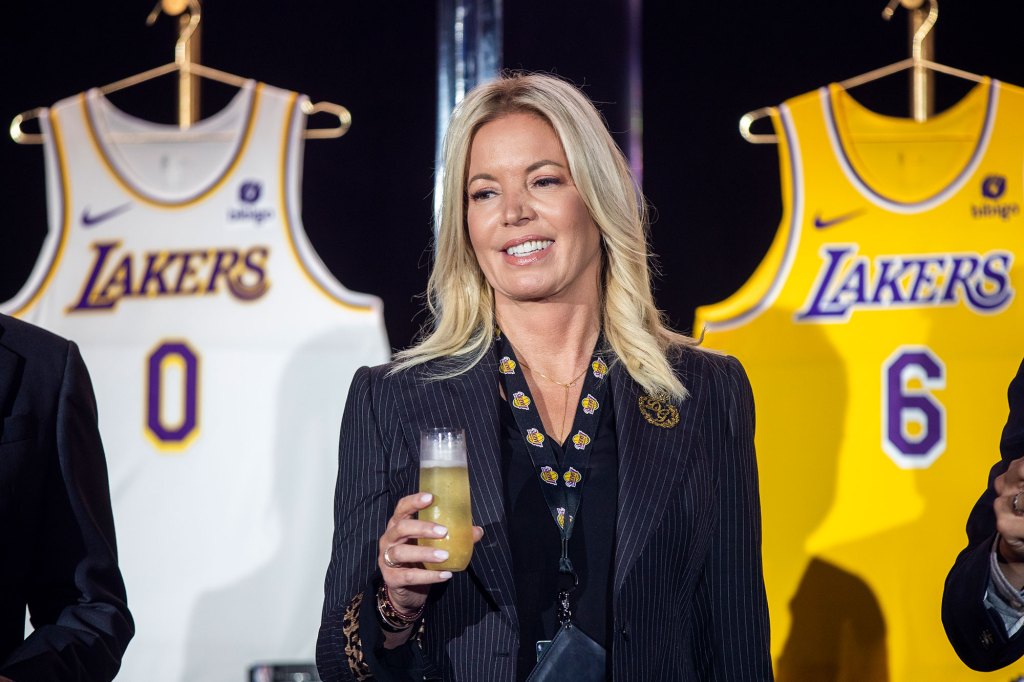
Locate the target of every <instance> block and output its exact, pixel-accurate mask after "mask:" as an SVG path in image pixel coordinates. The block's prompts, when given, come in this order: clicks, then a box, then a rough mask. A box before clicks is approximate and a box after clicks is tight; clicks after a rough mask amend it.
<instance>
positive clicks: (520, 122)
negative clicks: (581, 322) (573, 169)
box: [466, 113, 601, 306]
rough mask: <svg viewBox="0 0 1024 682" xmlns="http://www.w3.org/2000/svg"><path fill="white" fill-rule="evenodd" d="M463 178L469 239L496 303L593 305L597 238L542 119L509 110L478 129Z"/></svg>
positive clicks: (597, 282) (596, 289)
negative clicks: (467, 171) (534, 302)
mask: <svg viewBox="0 0 1024 682" xmlns="http://www.w3.org/2000/svg"><path fill="white" fill-rule="evenodd" d="M468 178H469V179H468V181H467V185H466V196H467V199H466V202H467V204H466V205H467V211H466V217H467V222H468V224H469V239H470V241H471V243H472V244H473V250H474V252H475V253H476V260H477V263H479V264H480V269H481V270H482V271H483V273H484V276H485V277H486V278H487V281H488V282H489V283H490V285H491V287H493V289H494V295H495V303H496V304H500V303H503V302H509V301H564V302H570V303H583V304H593V305H595V306H596V305H598V302H599V300H600V296H599V286H600V272H601V235H600V233H599V231H598V229H597V225H595V224H594V221H593V220H592V219H591V217H590V212H589V211H588V210H587V207H586V205H585V204H584V203H583V199H582V198H581V197H580V194H579V192H578V191H577V189H576V185H575V183H574V182H573V179H572V176H571V175H570V174H569V163H568V161H567V160H566V158H565V151H564V150H563V149H562V143H561V142H560V141H559V139H558V135H556V134H555V131H554V129H553V128H552V127H551V126H550V125H549V124H548V123H547V122H546V121H544V120H543V119H541V118H539V117H537V116H535V115H532V114H525V113H515V114H508V115H506V116H502V117H501V118H498V119H495V120H494V121H491V122H490V123H487V124H486V125H484V126H482V127H481V128H480V129H479V130H478V131H477V133H476V135H475V136H474V138H473V143H472V145H471V147H470V154H469V173H468Z"/></svg>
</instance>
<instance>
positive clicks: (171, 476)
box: [0, 83, 390, 682]
mask: <svg viewBox="0 0 1024 682" xmlns="http://www.w3.org/2000/svg"><path fill="white" fill-rule="evenodd" d="M304 101H305V98H304V97H302V96H299V95H297V94H296V93H292V92H286V91H283V90H278V89H276V88H273V87H270V86H267V85H263V84H255V83H249V84H247V85H246V86H245V87H243V88H242V89H241V90H240V91H239V92H238V94H237V96H236V97H235V98H234V99H233V100H232V102H231V104H229V105H228V106H227V107H226V108H225V109H224V110H223V111H221V112H220V113H219V114H217V115H216V116H213V117H212V118H210V119H208V120H205V121H202V122H200V123H199V124H197V125H195V126H194V127H193V128H191V129H190V130H188V131H179V130H178V129H176V128H174V127H172V126H164V125H157V124H153V123H150V122H147V121H142V120H139V119H136V118H133V117H131V116H129V115H127V114H125V113H124V112H121V111H119V110H118V109H116V108H115V107H114V106H113V105H112V104H111V103H110V102H109V101H107V100H106V98H104V97H103V95H102V94H100V93H99V92H98V91H96V90H92V91H89V92H87V93H84V94H81V95H78V96H75V97H72V98H69V99H66V100H63V101H61V102H59V103H58V104H56V105H55V106H54V107H52V108H51V109H50V110H49V112H48V115H46V116H43V117H42V119H41V121H42V125H43V129H44V132H45V133H46V145H45V154H46V159H47V187H48V202H49V207H50V215H51V219H50V232H49V234H48V236H47V239H46V241H45V243H44V246H43V251H42V254H41V255H40V258H39V261H38V262H37V263H36V267H35V269H34V270H33V272H32V275H31V276H30V279H29V281H28V282H27V284H26V286H25V287H24V288H23V289H22V291H21V292H20V293H19V294H18V295H17V296H16V297H15V298H14V299H12V300H11V301H9V302H7V303H6V304H4V305H3V306H0V308H2V309H3V310H4V311H6V312H9V313H11V314H13V315H16V316H17V317H20V318H22V319H26V320H28V321H31V322H34V323H36V324H39V325H41V326H43V327H46V328H48V329H50V330H53V331H55V332H57V333H59V334H62V335H64V336H67V337H70V338H72V339H75V340H76V341H77V342H78V343H79V344H80V346H81V348H82V353H83V355H84V356H85V360H86V362H87V364H88V365H89V368H90V371H91V374H92V376H93V381H94V383H95V388H96V395H97V400H98V403H99V410H100V420H101V423H100V427H101V431H102V435H103V440H104V444H105V446H106V451H107V461H108V464H109V470H110V486H111V496H112V501H113V507H114V516H115V521H116V524H117V540H118V549H119V554H120V560H121V568H122V571H123V574H124V579H125V583H126V586H127V590H128V602H129V606H130V608H131V611H132V613H133V615H134V616H135V622H136V629H137V634H136V636H135V639H134V640H133V641H132V643H131V645H130V646H129V647H128V651H127V654H126V655H125V658H124V664H123V666H122V669H121V674H120V675H119V678H118V679H120V680H126V681H128V682H160V681H167V682H186V681H187V682H205V681H209V682H223V681H225V680H227V681H231V680H242V679H244V675H245V674H246V670H247V668H248V666H249V665H251V664H252V663H254V662H256V661H266V660H309V661H311V660H313V658H314V644H315V641H316V636H317V630H318V627H319V624H320V611H321V607H322V603H323V576H324V572H325V569H326V566H327V563H328V561H329V555H330V547H331V533H332V526H333V513H332V506H333V505H332V500H333V495H334V480H335V476H336V472H337V454H336V453H337V442H338V427H339V424H340V421H341V412H342V407H343V404H344V400H345V396H346V394H347V390H348V384H349V381H350V378H351V376H352V374H353V372H354V371H355V369H356V368H358V367H359V366H361V365H373V364H378V363H381V362H384V361H386V360H387V359H388V357H389V355H390V349H389V345H388V343H387V338H386V334H385V331H384V326H383V321H382V317H381V305H380V301H379V300H378V299H376V298H375V297H372V296H366V295H362V294H356V293H352V292H350V291H347V290H346V289H345V288H344V287H342V286H341V285H340V284H338V283H337V282H336V281H335V280H334V278H333V277H332V276H331V275H330V273H329V271H328V270H327V269H326V268H325V267H324V265H323V264H322V262H321V261H320V260H319V258H318V257H317V255H316V253H315V252H314V251H313V249H312V247H311V245H310V244H309V242H308V240H307V238H306V235H305V233H304V232H303V229H302V226H301V223H300V218H299V196H300V194H299V187H300V182H301V165H302V132H303V130H304V128H305V118H304V116H303V114H302V112H301V106H302V104H303V102H304ZM340 181H341V180H340V179H339V182H340ZM339 229H342V230H346V232H347V235H348V238H349V239H350V240H352V241H353V242H356V243H357V242H358V230H359V229H361V228H360V227H358V226H339Z"/></svg>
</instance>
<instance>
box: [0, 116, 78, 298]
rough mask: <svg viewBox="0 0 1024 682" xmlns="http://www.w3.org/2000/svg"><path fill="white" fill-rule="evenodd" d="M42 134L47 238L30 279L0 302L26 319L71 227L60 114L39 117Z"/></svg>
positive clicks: (48, 279) (47, 282) (53, 270)
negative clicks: (11, 295)
mask: <svg viewBox="0 0 1024 682" xmlns="http://www.w3.org/2000/svg"><path fill="white" fill-rule="evenodd" d="M39 126H40V128H41V130H42V133H43V165H44V168H45V175H46V178H45V180H46V237H44V238H43V244H42V246H41V247H40V249H39V255H38V256H37V257H36V262H35V265H33V266H32V272H31V273H30V274H29V276H28V279H27V280H25V283H24V284H23V285H22V286H21V289H19V290H18V293H16V294H15V295H14V296H13V297H12V298H10V299H9V300H7V301H3V302H0V312H2V313H5V314H7V315H10V316H11V317H17V318H25V317H26V316H27V315H28V313H29V312H30V310H31V309H32V307H33V306H34V305H35V304H36V302H37V301H38V300H39V299H40V297H41V296H42V295H43V293H44V292H45V291H46V289H47V287H48V286H49V285H50V282H51V280H52V278H53V275H54V273H56V271H57V268H58V267H59V266H60V261H61V257H62V256H63V254H64V247H65V245H66V243H67V234H68V229H69V228H70V223H71V220H70V215H69V214H68V211H70V210H71V197H70V190H69V187H68V175H67V160H66V152H65V148H64V142H63V138H62V136H61V132H60V125H59V124H58V121H57V112H56V111H54V110H53V109H45V110H44V111H43V112H42V113H40V115H39Z"/></svg>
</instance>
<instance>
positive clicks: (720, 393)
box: [317, 349, 772, 682]
mask: <svg viewBox="0 0 1024 682" xmlns="http://www.w3.org/2000/svg"><path fill="white" fill-rule="evenodd" d="M387 371H388V367H387V366H382V367H375V368H373V369H366V368H363V369H361V370H360V371H359V372H357V374H356V376H355V378H354V379H353V382H352V387H351V389H350V394H349V398H348V403H347V405H346V408H345V415H344V418H343V420H342V437H341V448H340V465H339V473H338V487H337V497H336V501H335V524H336V528H335V535H334V547H333V552H332V558H331V563H330V567H329V569H328V573H327V580H326V586H325V592H326V599H325V603H324V612H323V623H322V625H321V629H320V637H319V641H318V643H317V664H318V666H319V669H320V674H321V676H322V677H323V679H324V680H326V681H328V682H333V681H334V680H351V679H353V675H352V673H351V671H350V670H349V666H348V664H347V659H346V653H345V646H346V644H347V643H350V642H351V639H350V638H349V637H347V636H346V635H345V634H344V633H343V618H344V614H345V611H346V609H347V608H348V607H349V604H350V603H351V601H352V600H353V598H354V597H355V596H356V595H358V594H360V593H362V592H364V591H365V590H366V586H367V584H368V582H369V581H371V580H372V579H373V577H374V575H375V572H376V561H377V540H378V538H379V536H380V534H381V533H382V532H383V529H384V527H385V525H386V523H387V520H388V518H389V517H390V514H391V512H392V510H393V509H394V506H395V504H396V502H397V500H398V498H399V497H401V496H403V495H408V494H411V493H413V492H415V491H416V486H417V475H418V474H417V472H418V469H417V466H418V464H417V449H418V438H419V436H418V434H419V431H420V429H421V428H424V427H430V426H440V425H449V426H462V427H464V428H465V429H466V436H467V443H468V450H469V472H470V488H471V492H472V499H473V517H474V521H475V523H477V524H478V525H481V526H483V527H484V532H485V535H484V538H483V540H482V541H481V542H480V543H479V544H478V545H477V546H476V548H475V549H474V553H473V559H472V561H471V563H470V566H469V569H468V570H467V571H465V572H462V573H457V574H456V575H455V577H453V578H452V580H450V581H449V582H448V583H447V584H445V585H439V586H435V588H434V590H433V591H432V593H431V596H430V599H429V601H428V606H427V611H426V616H425V622H426V627H425V630H424V635H423V640H422V642H423V650H424V652H425V654H426V657H427V659H428V660H429V661H430V662H431V663H432V664H433V665H434V666H436V667H437V669H438V670H439V671H440V673H441V677H442V678H443V679H444V680H460V681H462V680H464V681H477V680H487V681H491V680H494V681H511V680H513V679H514V676H515V671H514V666H515V661H516V652H517V651H518V646H519V643H518V626H517V622H518V621H517V617H516V598H515V594H514V593H513V589H514V587H513V579H512V574H511V572H512V562H511V558H510V550H509V542H508V535H507V528H506V523H507V520H506V517H505V513H504V487H503V482H502V477H501V471H500V462H501V457H500V450H499V443H498V437H499V428H498V407H499V403H498V400H499V399H500V398H499V395H498V390H497V368H496V367H495V366H494V362H493V361H491V360H490V359H488V360H487V361H484V362H481V363H479V364H478V365H477V366H476V367H474V368H473V369H472V370H470V371H469V372H467V373H465V374H463V375H461V376H460V377H458V378H456V379H451V380H445V381H433V382H431V381H425V380H424V379H423V376H424V374H423V371H422V370H420V371H408V372H404V373H401V374H397V375H394V376H387ZM676 371H677V372H678V375H679V377H680V378H681V379H682V381H683V384H684V385H685V386H686V387H687V388H688V389H689V391H690V394H691V395H690V397H689V399H687V400H686V401H684V402H683V403H682V405H680V406H679V412H680V420H679V423H678V425H677V426H675V427H674V428H663V427H659V426H655V425H652V424H650V423H648V422H647V421H646V420H645V418H644V416H643V415H642V413H641V411H640V409H639V399H640V398H641V396H642V392H641V389H640V388H639V386H638V385H637V384H636V383H635V382H634V381H633V380H632V379H631V378H630V376H629V374H628V373H627V372H626V371H624V369H622V368H621V367H620V366H617V365H615V364H613V365H612V370H611V379H612V386H611V390H612V397H613V401H614V407H615V420H616V433H617V438H618V457H619V494H618V510H619V511H618V518H617V522H616V537H615V539H614V541H615V543H616V545H615V563H614V576H613V580H614V584H613V609H612V610H613V619H614V622H613V626H614V631H613V635H614V638H613V643H612V651H611V656H612V667H613V671H614V679H615V680H617V681H626V680H638V681H640V680H642V681H644V682H650V681H652V680H722V681H724V682H754V681H757V682H759V681H762V680H771V679H772V671H771V659H770V655H769V641H768V613H767V604H766V599H765V591H764V583H763V578H762V572H761V547H760V543H761V524H760V508H759V502H758V488H757V470H756V462H755V458H754V445H753V429H754V409H753V397H752V394H751V390H750V384H749V382H748V381H747V377H746V374H745V372H744V371H743V368H742V367H741V366H740V364H739V362H738V361H736V360H735V359H733V358H729V357H724V356H719V355H714V354H712V353H709V352H706V351H700V350H692V349H688V350H686V351H684V352H683V353H682V354H681V357H680V358H679V359H678V360H677V362H676ZM609 540H610V541H611V538H609ZM363 654H364V655H365V656H366V657H367V659H370V660H373V659H374V656H373V652H372V651H364V652H363Z"/></svg>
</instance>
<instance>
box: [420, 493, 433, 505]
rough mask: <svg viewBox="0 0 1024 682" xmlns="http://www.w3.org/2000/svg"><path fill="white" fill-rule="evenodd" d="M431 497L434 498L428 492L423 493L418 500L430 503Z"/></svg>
mask: <svg viewBox="0 0 1024 682" xmlns="http://www.w3.org/2000/svg"><path fill="white" fill-rule="evenodd" d="M432 499H434V496H433V495H431V494H430V493H423V494H422V495H420V502H422V503H423V504H430V501H431V500H432Z"/></svg>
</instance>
